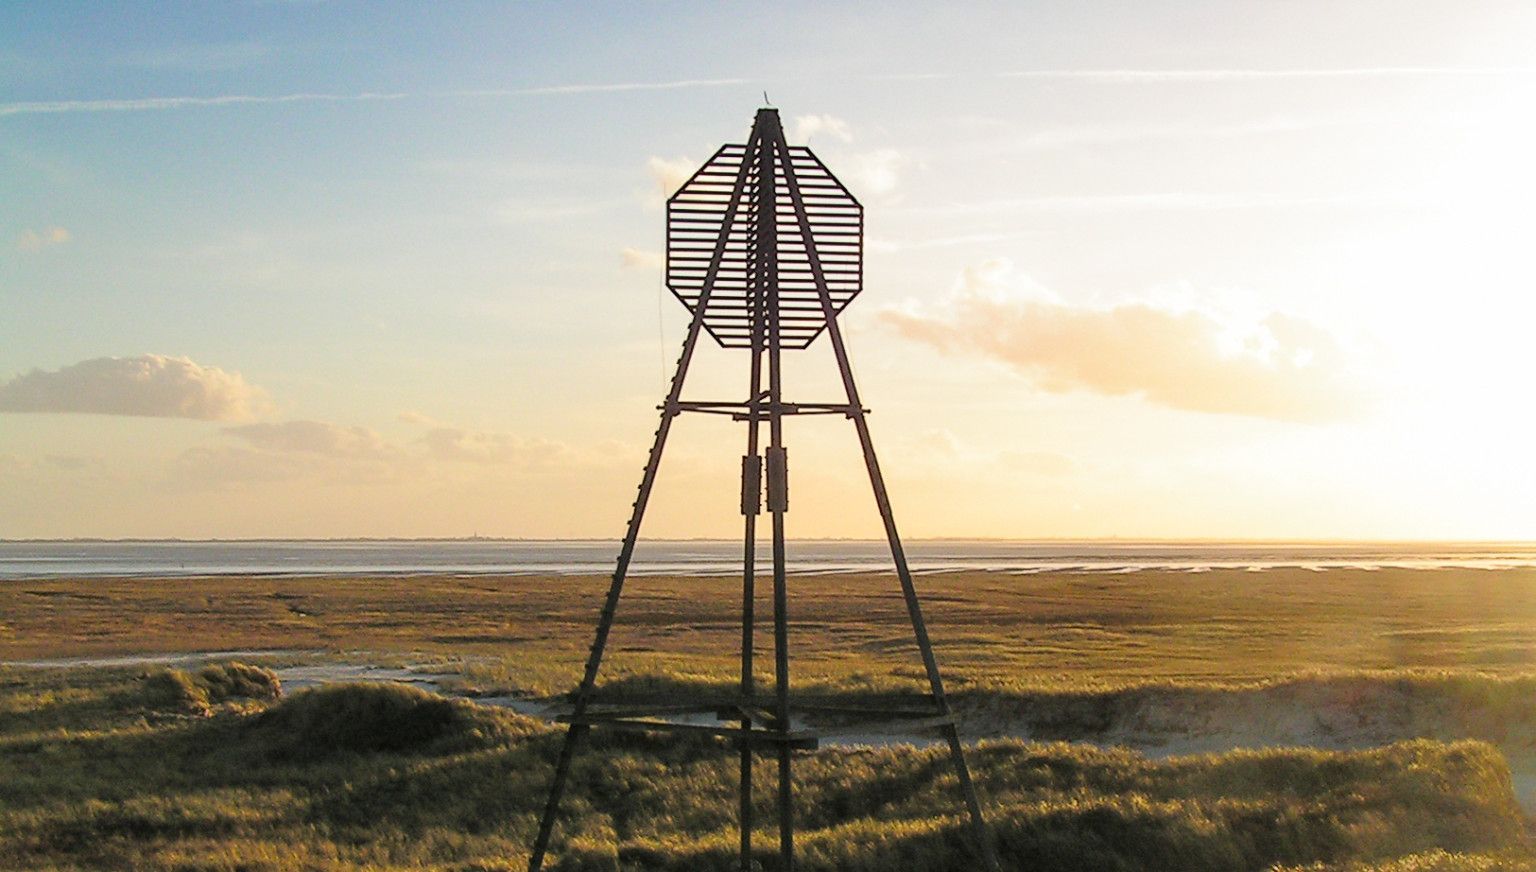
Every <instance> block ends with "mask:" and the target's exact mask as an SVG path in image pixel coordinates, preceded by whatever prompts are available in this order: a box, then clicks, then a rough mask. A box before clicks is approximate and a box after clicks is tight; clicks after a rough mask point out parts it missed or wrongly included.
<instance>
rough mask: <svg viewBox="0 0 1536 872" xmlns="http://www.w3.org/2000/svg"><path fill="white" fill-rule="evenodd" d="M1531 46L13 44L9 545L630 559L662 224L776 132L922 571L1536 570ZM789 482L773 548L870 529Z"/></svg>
mask: <svg viewBox="0 0 1536 872" xmlns="http://www.w3.org/2000/svg"><path fill="white" fill-rule="evenodd" d="M1533 45H1536V6H1533V5H1532V4H1530V3H1528V2H1507V3H1501V2H1465V0H1456V2H1414V0H1381V2H1361V0H1330V2H1306V0H1295V2H1232V0H1220V2H1195V0H1185V2H1165V0H1153V2H1147V0H1139V2H1120V3H1109V2H1079V0H1040V2H1033V3H1028V4H1015V3H995V4H994V3H954V4H909V3H890V2H883V3H840V4H824V3H774V4H758V5H756V6H749V5H745V4H705V3H699V4H684V3H665V2H660V3H591V4H562V3H544V2H519V3H455V4H417V3H366V4H365V3H350V2H229V3H207V2H189V3H158V4H153V5H149V4H124V5H103V4H88V3H70V2H60V3H34V4H5V5H3V6H0V204H3V207H0V538H23V537H38V538H52V537H58V538H64V537H183V538H211V537H217V538H245V537H350V536H380V537H384V536H433V537H436V536H444V537H453V536H469V535H481V536H511V537H530V538H542V537H571V538H575V537H596V538H614V537H617V536H619V535H620V534H621V533H622V532H623V524H624V522H625V520H626V519H627V517H628V512H629V505H630V502H631V501H632V500H633V499H634V490H635V486H636V484H637V483H638V480H639V476H640V469H641V466H642V465H643V463H644V459H645V452H646V449H647V447H648V446H649V441H650V437H651V433H652V431H653V430H654V429H655V424H656V416H657V411H656V404H657V403H658V401H659V400H660V399H661V397H662V396H663V394H664V392H665V388H666V381H667V377H668V375H669V374H670V372H669V370H670V367H671V365H672V362H673V361H674V360H675V359H676V356H677V351H678V346H679V343H680V342H681V339H682V336H683V334H684V331H685V329H686V323H687V321H686V312H685V310H684V309H683V308H682V306H680V305H679V304H678V303H677V301H676V300H674V299H672V298H671V296H670V295H669V294H668V293H667V291H666V289H665V288H664V286H663V279H662V272H661V258H660V252H661V250H662V246H663V240H664V227H663V221H664V211H663V203H664V200H665V197H666V196H667V195H668V194H669V193H670V192H671V190H673V189H674V188H675V187H676V185H677V184H679V183H680V182H681V181H682V180H683V179H685V178H686V177H687V175H688V173H689V172H691V170H692V169H693V168H694V167H696V166H697V165H698V164H699V163H701V162H702V161H703V160H705V159H706V158H707V157H708V156H709V155H710V154H711V153H713V152H714V150H715V149H716V148H718V147H719V145H720V144H721V143H724V142H742V141H744V140H745V137H746V135H747V133H748V130H749V128H750V125H751V121H752V118H753V116H754V113H755V112H756V110H757V109H758V108H759V107H760V106H761V105H763V101H764V99H765V97H766V99H767V100H769V101H771V103H772V105H774V106H775V107H777V108H778V109H779V111H780V113H781V115H782V117H783V118H784V122H785V127H786V131H787V133H788V135H789V138H790V140H791V142H792V143H794V144H808V145H810V146H811V147H812V148H813V149H814V150H815V151H816V152H817V154H818V155H820V157H821V159H822V160H823V161H824V162H825V163H826V164H827V165H828V166H829V167H830V168H831V169H832V171H833V172H835V173H837V174H838V175H839V177H840V178H842V180H843V181H844V182H845V184H846V185H847V186H848V187H849V189H850V190H851V191H852V192H853V193H854V194H855V195H857V196H858V197H859V198H860V200H861V201H862V202H863V204H864V206H865V223H866V233H867V238H866V247H867V250H866V266H865V281H864V292H863V294H862V295H861V296H860V297H859V298H858V299H857V300H855V301H854V302H853V304H852V305H851V306H849V308H848V309H847V311H846V313H845V315H844V317H843V323H844V329H845V331H846V335H847V337H848V343H849V346H850V351H851V354H852V356H853V361H854V369H855V372H856V374H857V377H858V380H859V385H860V388H861V393H862V394H863V399H864V401H865V404H866V405H867V406H869V407H870V408H871V409H872V415H871V419H870V420H871V427H872V429H873V434H874V440H875V445H876V448H877V450H878V451H879V453H880V457H881V461H882V465H883V466H884V468H885V471H886V475H887V478H888V482H889V485H890V491H891V496H892V500H893V503H894V507H895V511H896V518H897V522H898V525H899V526H900V528H901V530H902V532H903V533H904V534H906V535H908V536H920V537H929V536H955V537H1014V538H1062V537H1122V538H1258V539H1267V538H1283V539H1289V538H1305V539H1536V452H1533V448H1536V439H1533V436H1536V404H1533V399H1532V394H1531V391H1530V381H1531V373H1532V370H1533V369H1536V367H1533V365H1532V361H1533V358H1536V355H1533V352H1532V342H1531V335H1532V324H1533V323H1536V258H1533V257H1532V256H1531V251H1532V244H1533V243H1532V240H1533V239H1536V232H1533V231H1536V206H1533V204H1536V162H1533V161H1532V160H1531V159H1530V155H1531V154H1536V113H1532V111H1531V107H1532V106H1533V105H1536V61H1533V59H1532V53H1531V47H1532V46H1533ZM786 358H787V361H786V367H787V372H786V388H785V391H786V397H787V398H788V399H792V400H802V401H836V400H840V399H842V397H841V395H840V388H839V386H838V383H837V382H836V374H835V370H834V368H833V361H832V358H831V354H830V351H829V349H828V348H827V347H826V341H825V340H824V339H823V340H821V341H818V342H817V343H816V344H815V345H813V346H812V347H811V348H810V349H808V350H807V351H804V352H798V353H794V354H787V355H786ZM746 378H747V375H746V358H745V354H744V352H741V351H726V350H721V349H716V348H702V349H701V350H700V353H699V355H698V357H697V358H696V361H695V366H694V369H693V371H692V372H691V373H690V376H689V382H688V388H687V390H686V391H685V397H688V398H693V399H740V398H742V397H743V396H744V395H745V392H746ZM673 434H674V436H673V441H672V442H671V443H669V445H668V449H667V453H666V456H665V458H664V461H663V464H662V469H661V475H660V480H659V482H658V486H657V491H656V494H655V497H654V499H653V502H652V506H651V510H650V512H649V513H648V515H647V518H646V523H645V527H644V529H643V531H642V532H643V534H644V535H646V536H651V537H695V536H698V537H730V536H734V535H739V529H740V524H741V519H740V515H739V512H738V500H739V497H738V495H737V488H738V482H737V477H738V475H739V463H740V461H739V455H740V454H741V452H742V450H743V447H744V445H743V441H744V431H743V427H742V425H740V424H734V423H731V422H728V421H720V420H716V419H714V418H713V417H712V416H685V417H684V418H682V419H681V420H680V421H679V423H678V424H677V425H676V426H675V427H674V429H673ZM787 442H788V445H789V451H790V455H789V456H790V468H791V485H790V493H791V497H790V499H791V508H790V512H789V515H788V529H789V532H790V535H791V536H795V537H871V536H877V535H879V532H880V526H879V520H878V518H877V517H876V515H875V513H874V503H873V500H872V499H871V497H870V492H869V486H868V481H867V479H866V478H865V477H864V472H863V467H862V464H861V463H860V461H859V455H858V450H857V444H856V442H855V441H854V433H853V430H852V427H851V426H850V425H849V423H848V422H847V421H845V420H834V419H831V418H806V419H799V420H792V421H790V422H789V426H788V428H787Z"/></svg>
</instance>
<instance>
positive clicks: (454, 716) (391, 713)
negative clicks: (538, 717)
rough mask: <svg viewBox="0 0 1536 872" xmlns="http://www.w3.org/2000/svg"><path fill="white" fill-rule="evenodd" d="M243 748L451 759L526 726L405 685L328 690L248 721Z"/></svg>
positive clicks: (291, 755)
mask: <svg viewBox="0 0 1536 872" xmlns="http://www.w3.org/2000/svg"><path fill="white" fill-rule="evenodd" d="M244 726H245V728H246V729H245V734H244V737H245V739H246V740H247V741H250V742H253V743H255V744H256V745H259V746H264V747H266V748H268V749H269V750H270V751H272V752H273V753H274V754H275V755H277V756H279V757H284V758H288V759H313V758H316V757H323V756H326V755H329V754H335V753H341V752H351V753H363V754H366V753H376V752H395V753H454V752H462V751H469V750H475V749H481V748H488V747H492V746H495V745H500V744H505V743H507V742H509V741H511V740H512V739H514V738H516V737H518V736H523V735H526V734H528V733H529V732H530V731H531V730H532V729H534V726H535V722H534V721H533V720H532V719H530V718H525V717H522V716H520V715H517V714H514V713H511V712H507V711H503V710H498V709H491V708H486V707H483V706H477V705H475V704H473V703H471V702H468V701H466V700H462V699H448V698H445V697H441V696H438V695H436V694H433V693H428V692H427V691H425V690H422V689H421V688H418V687H411V686H409V685H404V684H390V683H369V684H331V685H325V686H322V687H316V688H312V689H310V690H305V691H301V692H299V693H297V694H294V695H293V696H292V697H290V698H288V699H286V700H284V701H283V702H282V703H280V704H278V705H276V706H273V707H271V708H268V709H266V710H265V711H262V712H260V713H259V714H257V715H255V716H254V717H252V718H251V719H250V720H249V722H248V723H246V724H245V725H244Z"/></svg>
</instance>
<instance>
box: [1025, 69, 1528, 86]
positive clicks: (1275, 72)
mask: <svg viewBox="0 0 1536 872" xmlns="http://www.w3.org/2000/svg"><path fill="white" fill-rule="evenodd" d="M1532 74H1536V67H1343V68H1334V69H1203V70H1201V69H1196V70H1130V69H1121V70H1019V71H1017V72H1008V73H1001V74H1000V75H1001V77H1002V78H1005V79H1058V80H1077V81H1088V82H1105V83H1116V84H1144V83H1165V82H1233V81H1245V80H1253V79H1378V78H1403V77H1407V78H1421V77H1442V76H1443V77H1451V78H1460V77H1469V78H1489V77H1501V76H1529V75H1532Z"/></svg>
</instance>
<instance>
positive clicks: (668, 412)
mask: <svg viewBox="0 0 1536 872" xmlns="http://www.w3.org/2000/svg"><path fill="white" fill-rule="evenodd" d="M863 242H864V209H863V206H861V205H860V204H859V201H858V200H857V199H856V198H854V196H853V195H852V194H851V193H849V192H848V189H847V188H845V187H843V184H842V183H841V182H839V181H838V180H837V177H836V176H834V175H833V174H832V172H831V171H830V170H828V169H827V167H826V166H825V165H823V164H822V162H821V161H820V160H818V159H817V157H816V155H814V154H813V153H811V150H810V149H809V148H805V147H803V146H791V145H789V144H788V143H787V142H786V141H785V138H784V131H783V128H782V126H781V125H780V122H779V113H778V110H776V109H760V110H758V113H757V117H756V119H755V121H754V122H753V125H752V133H751V135H750V136H749V138H748V141H747V142H746V144H744V145H736V144H729V145H725V146H722V147H721V148H720V150H718V151H716V152H715V154H714V155H713V156H712V157H711V158H710V159H709V160H708V161H706V162H705V163H704V165H703V166H702V167H700V168H699V170H698V171H697V172H695V173H694V174H693V176H692V177H691V178H690V179H689V180H688V181H687V182H686V183H684V184H683V186H682V187H681V188H679V189H678V191H677V192H676V193H675V194H673V195H672V197H671V199H669V200H668V201H667V264H666V277H667V286H668V287H669V288H670V289H671V291H672V293H673V294H674V295H676V296H677V298H678V299H679V300H680V301H681V302H682V303H683V305H684V306H686V307H687V309H688V311H689V313H690V314H691V315H692V318H691V319H690V321H689V324H688V332H687V335H686V337H685V338H684V340H683V349H682V355H681V356H680V357H679V358H678V361H677V370H676V372H675V373H674V374H673V376H672V381H671V384H670V387H669V390H668V392H667V396H666V399H665V400H664V401H663V403H662V405H661V407H660V409H661V423H660V426H659V427H658V428H657V430H656V437H655V441H654V442H653V443H652V445H651V450H650V456H649V459H648V460H647V462H646V465H645V471H644V473H643V474H642V476H641V479H640V491H639V495H638V497H637V498H636V500H635V503H634V510H633V512H632V513H631V515H630V518H629V526H628V528H627V529H626V531H625V533H624V540H623V544H622V545H621V547H620V550H619V557H618V565H617V567H616V568H615V569H614V573H613V580H612V583H611V585H610V586H609V589H608V593H607V598H606V599H605V601H604V603H603V608H602V612H601V613H600V615H599V617H598V623H597V635H596V639H595V640H594V641H593V643H592V648H591V653H590V655H589V656H588V658H587V664H586V670H585V672H584V673H583V674H582V678H581V684H580V685H579V686H578V687H577V689H576V690H575V691H574V693H573V695H572V697H571V701H572V710H571V712H570V714H569V715H567V716H566V717H564V718H562V720H563V721H565V722H567V723H568V724H569V727H568V729H567V730H566V734H565V740H564V744H563V745H562V746H561V749H560V756H559V758H558V760H557V761H556V764H555V772H554V778H553V782H552V783H551V785H550V789H549V796H548V800H547V802H546V804H545V808H544V813H543V817H542V819H541V821H540V823H539V831H538V836H537V838H536V840H535V842H534V846H533V854H532V857H531V859H530V860H529V864H528V868H529V870H530V872H538V870H539V869H540V868H541V867H542V866H543V863H544V857H545V852H546V851H547V849H548V847H549V842H550V836H551V833H552V831H553V828H554V823H555V818H556V816H557V814H558V811H559V805H560V798H561V794H562V793H563V792H564V789H565V783H566V780H567V777H568V775H569V772H570V765H571V759H572V757H573V755H574V754H575V753H576V750H577V746H578V745H579V743H580V741H581V739H582V737H583V736H584V735H585V734H586V733H587V732H588V731H589V730H591V729H593V728H603V729H621V730H641V731H666V730H673V731H680V732H688V733H695V734H697V733H705V734H708V735H713V736H719V737H722V738H725V739H727V740H728V741H730V742H732V743H733V744H735V745H736V746H737V747H738V748H739V751H740V755H741V785H740V802H741V804H740V821H741V869H742V870H743V872H750V870H751V869H752V868H753V865H752V863H753V860H752V851H751V834H752V830H753V821H752V811H753V809H752V788H753V785H752V756H753V754H754V752H763V753H771V754H774V755H776V756H777V758H778V784H777V788H778V814H777V816H778V825H779V859H778V863H777V868H778V869H780V870H784V872H789V870H793V869H794V809H793V802H792V800H793V780H792V771H791V769H792V761H793V752H794V751H796V750H803V749H813V748H815V747H816V746H817V741H818V739H819V738H821V737H823V736H830V735H837V734H838V733H850V732H868V731H871V730H876V729H878V728H879V727H880V726H881V725H885V726H887V727H888V726H891V725H893V724H901V725H902V726H903V727H904V728H905V729H908V730H912V729H931V730H937V731H938V732H940V733H941V734H942V736H943V738H944V739H945V740H947V742H948V745H949V752H950V755H951V758H952V761H953V764H954V768H955V774H956V776H957V780H958V782H959V787H960V792H961V798H962V800H963V801H964V803H965V806H966V810H967V812H968V814H969V817H970V821H971V824H972V828H973V831H974V835H975V838H976V841H977V848H978V856H980V857H981V858H982V859H983V860H984V862H985V864H986V865H987V866H990V867H991V868H993V869H995V868H997V861H996V857H995V856H994V853H993V847H992V843H991V840H990V838H989V836H988V833H987V830H986V825H985V823H984V821H983V819H982V814H981V806H980V804H979V803H978V801H977V798H976V789H975V786H974V785H973V784H972V782H971V777H970V772H969V770H968V769H967V767H966V764H965V757H964V755H963V753H962V750H961V745H960V737H959V734H958V732H957V730H956V725H955V718H954V715H953V714H952V713H951V711H950V707H949V703H948V701H947V699H946V698H945V695H944V685H943V682H942V681H941V680H940V677H939V667H938V663H937V661H936V660H935V659H934V655H933V646H932V644H931V643H930V642H929V639H928V631H927V627H926V625H925V624H924V621H923V612H922V608H921V606H920V605H919V603H918V598H917V591H916V588H915V587H914V586H913V582H912V573H911V571H910V570H909V569H908V567H907V559H906V553H905V551H904V550H903V548H902V544H901V537H900V536H899V535H898V534H897V531H896V521H895V518H894V516H893V515H892V513H891V503H890V498H889V497H888V496H887V494H886V489H885V480H884V478H883V477H882V475H881V473H880V464H879V462H878V460H877V459H876V457H875V449H874V446H873V444H872V443H871V441H870V435H869V425H868V423H867V422H866V420H865V416H866V414H867V413H868V410H867V409H865V408H864V407H863V405H862V404H861V403H860V401H859V392H858V387H857V386H856V385H855V384H854V379H853V371H852V369H851V368H850V367H849V362H848V351H847V348H846V347H845V346H844V344H843V336H842V332H841V330H840V329H839V327H838V322H837V316H838V314H839V313H840V312H842V310H843V308H844V307H845V306H847V305H848V303H849V302H850V301H852V300H853V298H854V297H855V296H857V295H858V294H859V292H860V290H862V285H863ZM822 333H826V334H827V338H828V340H829V341H830V342H831V344H832V352H833V355H834V356H835V358H836V361H837V367H838V370H839V372H840V374H841V376H842V384H843V389H844V394H845V396H844V398H843V399H842V400H840V401H836V402H786V401H785V400H784V398H783V396H782V392H781V367H780V360H781V355H782V353H783V352H785V351H792V350H798V349H803V348H806V347H808V346H809V345H810V344H811V343H812V342H813V341H815V339H816V338H817V337H819V336H820V335H821V334H822ZM703 334H708V335H709V336H710V337H711V338H713V339H714V340H715V341H716V342H717V343H719V344H720V345H721V346H723V347H725V348H740V349H745V350H746V351H747V352H748V359H749V366H748V376H747V392H746V399H745V400H742V401H739V402H712V401H688V400H684V399H683V382H684V380H685V378H686V376H687V374H688V365H689V363H690V362H691V361H692V359H693V353H694V349H695V348H696V347H697V345H698V342H699V339H700V337H701V336H702V335H703ZM685 412H689V413H701V414H713V415H726V416H729V417H731V418H732V419H733V420H736V421H741V422H744V423H745V424H746V431H747V432H746V452H745V454H744V456H743V457H742V466H741V481H742V489H741V512H742V515H743V517H744V522H745V535H744V538H743V540H742V541H743V554H742V575H741V583H742V600H741V602H742V632H741V683H740V688H739V693H738V694H737V695H736V696H734V697H731V698H727V699H712V700H644V701H618V702H613V701H603V702H596V701H594V700H593V691H594V688H595V686H596V682H597V675H598V671H599V668H600V667H601V665H602V661H603V649H604V647H605V646H606V644H607V641H608V634H609V631H610V630H611V629H612V627H613V622H614V615H615V613H616V612H617V610H618V607H619V600H620V597H621V594H622V593H623V589H624V580H625V577H626V575H627V573H628V571H629V565H630V560H631V558H632V557H633V556H634V551H635V544H636V542H637V540H638V538H639V535H640V523H641V520H642V519H643V518H644V516H645V507H646V504H647V502H648V501H649V499H650V496H651V489H652V487H653V485H654V484H655V481H656V474H657V470H658V469H659V467H660V465H661V456H662V449H663V448H664V447H665V446H666V442H667V434H668V433H669V432H670V431H671V428H672V423H673V421H675V420H676V419H677V418H678V417H679V416H680V415H682V414H683V413H685ZM795 415H842V416H844V417H846V418H848V419H849V420H851V421H852V422H853V427H854V432H855V433H856V434H857V436H858V440H859V445H860V447H861V448H862V449H863V455H864V464H865V467H866V468H867V470H868V473H869V481H870V485H871V487H872V488H873V490H874V497H875V506H876V508H877V510H878V511H879V513H880V519H881V521H882V522H883V524H884V528H885V535H886V539H887V540H888V541H889V543H890V548H891V557H892V560H893V561H894V563H895V568H896V577H897V579H898V581H899V582H900V585H901V591H902V594H903V596H904V597H905V599H906V607H907V614H908V616H909V617H910V619H911V622H912V630H913V633H914V634H915V636H916V641H917V648H918V651H919V652H920V654H921V657H922V661H923V668H924V670H925V671H926V673H927V679H928V693H926V694H923V695H922V696H921V699H920V701H919V704H917V705H914V706H906V707H901V708H883V709H877V708H871V707H868V706H863V707H854V706H832V705H805V704H797V703H796V701H795V699H794V698H793V697H792V695H791V694H790V669H789V665H790V664H789V591H788V585H787V579H786V572H785V532H784V519H785V514H786V512H788V510H789V489H788V483H789V473H788V463H787V454H786V451H785V446H784V419H785V418H787V417H791V416H795ZM764 424H766V425H767V428H766V429H767V445H766V448H765V447H764V446H763V444H762V443H763V433H762V431H763V429H764V428H763V425H764ZM765 495H766V498H767V499H766V502H767V511H768V516H769V523H770V525H771V527H772V531H771V536H772V555H771V561H772V575H773V638H774V645H773V654H774V686H773V688H772V693H771V694H764V693H762V692H761V691H760V689H759V688H758V686H757V684H756V681H755V678H754V675H753V631H754V628H755V627H756V623H757V621H756V618H755V616H754V614H753V610H754V609H753V607H754V586H755V584H756V581H757V555H756V547H757V546H756V541H757V520H758V518H759V516H760V515H761V514H762V511H763V503H764V499H763V498H764V496H765ZM699 714H713V715H714V717H715V720H716V721H718V725H715V724H700V723H698V722H696V720H694V721H690V722H683V721H680V720H679V719H680V718H681V717H682V716H685V715H695V716H696V715H699ZM797 715H799V716H802V717H803V716H804V715H811V716H813V717H814V718H815V719H816V726H806V725H804V724H800V725H797V721H796V717H797Z"/></svg>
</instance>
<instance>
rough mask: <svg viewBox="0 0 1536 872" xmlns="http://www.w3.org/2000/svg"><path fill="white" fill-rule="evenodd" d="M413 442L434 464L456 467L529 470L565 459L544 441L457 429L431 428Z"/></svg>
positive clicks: (557, 448)
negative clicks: (455, 464) (521, 467)
mask: <svg viewBox="0 0 1536 872" xmlns="http://www.w3.org/2000/svg"><path fill="white" fill-rule="evenodd" d="M417 442H418V443H419V444H421V445H422V446H423V447H425V448H426V449H427V451H428V453H430V454H431V455H432V456H433V457H435V458H437V459H438V460H452V461H457V462H460V463H478V464H486V465H498V464H513V463H515V464H519V465H525V466H533V465H543V464H548V463H553V462H557V461H561V460H564V459H567V457H568V455H569V451H568V449H566V447H565V446H563V445H561V444H560V443H558V442H551V441H549V440H547V439H535V438H529V437H526V436H517V435H514V434H512V433H495V432H489V431H485V430H468V429H464V428H461V427H434V428H432V429H431V430H429V431H427V432H426V433H425V434H424V435H423V436H422V437H421V438H420V439H418V440H417Z"/></svg>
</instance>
